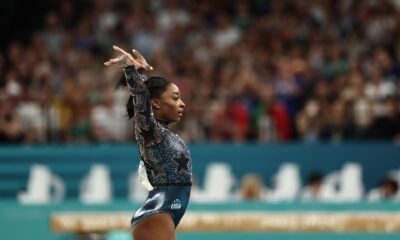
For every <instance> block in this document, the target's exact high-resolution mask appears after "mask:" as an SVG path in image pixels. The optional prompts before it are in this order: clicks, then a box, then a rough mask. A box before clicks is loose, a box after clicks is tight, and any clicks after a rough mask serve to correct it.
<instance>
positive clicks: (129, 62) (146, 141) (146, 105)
mask: <svg viewBox="0 0 400 240" xmlns="http://www.w3.org/2000/svg"><path fill="white" fill-rule="evenodd" d="M114 50H115V51H116V52H117V53H118V54H119V56H118V57H116V58H113V59H110V60H109V61H107V62H105V63H104V64H105V65H106V66H110V65H117V66H120V67H123V70H124V76H125V78H122V79H121V80H120V82H119V85H127V86H128V88H129V90H130V91H131V94H132V95H131V97H130V98H129V100H128V103H127V110H128V116H129V117H130V118H133V119H134V120H135V137H136V140H137V141H138V144H139V151H140V155H141V158H142V161H141V162H140V166H139V172H140V178H141V181H142V183H143V185H144V186H145V187H146V188H147V189H148V190H149V191H150V192H149V195H148V197H147V200H146V201H145V203H144V204H143V206H142V207H141V208H140V209H139V210H138V211H137V212H136V213H135V215H134V217H133V218H132V221H131V227H132V232H133V233H132V235H133V238H134V239H136V240H146V239H161V240H163V239H168V240H172V239H176V236H175V228H176V227H177V226H178V224H179V222H180V220H181V218H182V217H183V214H184V213H185V211H186V207H187V205H188V203H189V196H190V191H191V186H192V161H191V156H190V153H189V150H188V148H187V146H186V145H185V143H184V142H183V141H182V139H181V138H180V137H179V136H178V135H177V134H175V133H173V132H172V131H171V130H169V129H168V125H169V124H170V123H172V122H178V121H180V120H181V119H182V116H183V111H184V108H185V104H184V103H183V101H182V99H181V97H180V96H181V94H180V91H179V88H178V87H177V86H176V85H175V84H174V83H172V82H171V81H169V80H167V79H165V78H163V77H150V78H148V77H147V76H146V74H145V71H146V70H152V69H153V68H152V67H151V66H150V65H149V64H148V63H147V61H146V60H145V59H144V58H143V56H142V55H141V54H140V53H139V52H137V51H136V50H133V55H131V54H129V53H127V52H125V51H124V50H122V49H120V48H119V47H116V46H114Z"/></svg>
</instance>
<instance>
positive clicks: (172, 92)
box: [152, 83, 185, 122]
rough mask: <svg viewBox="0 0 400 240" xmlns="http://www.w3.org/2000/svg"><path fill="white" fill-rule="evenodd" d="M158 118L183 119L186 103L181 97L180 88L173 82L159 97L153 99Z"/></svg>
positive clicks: (176, 120) (166, 119) (167, 119)
mask: <svg viewBox="0 0 400 240" xmlns="http://www.w3.org/2000/svg"><path fill="white" fill-rule="evenodd" d="M152 105H153V112H154V115H155V118H156V119H159V120H164V121H167V122H178V121H180V120H181V119H182V116H183V110H184V108H185V103H184V102H183V101H182V99H181V94H180V92H179V88H178V87H177V86H176V85H175V84H173V83H171V84H169V85H168V86H167V88H166V89H165V91H164V92H163V93H162V94H161V96H160V97H159V98H154V99H152Z"/></svg>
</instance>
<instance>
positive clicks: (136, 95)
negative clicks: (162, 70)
mask: <svg viewBox="0 0 400 240" xmlns="http://www.w3.org/2000/svg"><path fill="white" fill-rule="evenodd" d="M124 73H125V78H126V81H127V85H128V88H129V90H130V91H131V94H132V95H133V103H134V111H135V114H134V119H135V121H136V124H135V136H136V140H137V142H138V144H139V151H140V155H141V158H142V160H143V162H144V164H145V166H146V172H147V177H148V179H149V182H150V183H151V185H152V186H153V187H155V186H188V185H191V183H192V159H191V156H190V153H189V149H188V148H187V146H186V144H185V143H184V142H183V141H182V139H181V138H180V137H179V136H178V135H176V134H175V133H173V132H172V131H170V130H169V129H168V126H167V124H166V123H164V122H161V121H157V120H156V119H155V118H154V115H153V111H152V108H151V104H150V94H149V91H148V89H147V87H146V85H145V83H144V81H146V80H147V76H146V75H145V74H144V71H142V69H140V70H136V69H135V68H134V67H126V68H124Z"/></svg>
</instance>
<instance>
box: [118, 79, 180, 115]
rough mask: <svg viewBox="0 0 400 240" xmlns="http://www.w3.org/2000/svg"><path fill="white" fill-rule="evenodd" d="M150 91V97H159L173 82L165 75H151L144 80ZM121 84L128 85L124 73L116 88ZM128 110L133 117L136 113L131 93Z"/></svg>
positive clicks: (127, 104)
mask: <svg viewBox="0 0 400 240" xmlns="http://www.w3.org/2000/svg"><path fill="white" fill-rule="evenodd" d="M144 83H145V85H146V87H147V89H148V90H149V93H150V98H159V97H160V96H161V94H162V93H163V92H164V91H165V90H166V89H167V87H168V85H169V84H171V83H172V82H171V81H170V80H168V79H166V78H163V77H150V78H149V79H147V81H145V82H144ZM120 86H126V80H125V76H124V75H122V76H121V78H120V80H119V81H118V83H117V85H116V86H115V88H116V89H117V88H118V87H120ZM126 111H127V112H128V118H129V119H132V118H133V115H134V114H135V109H134V105H133V96H132V95H131V96H130V97H129V99H128V102H127V103H126Z"/></svg>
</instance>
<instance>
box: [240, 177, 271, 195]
mask: <svg viewBox="0 0 400 240" xmlns="http://www.w3.org/2000/svg"><path fill="white" fill-rule="evenodd" d="M266 191H267V190H266V188H265V186H264V184H263V182H262V179H261V177H260V176H258V175H256V174H253V173H249V174H246V175H245V176H244V177H243V178H242V181H241V186H240V189H239V192H238V194H239V199H240V200H265V199H266V195H267V192H266Z"/></svg>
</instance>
